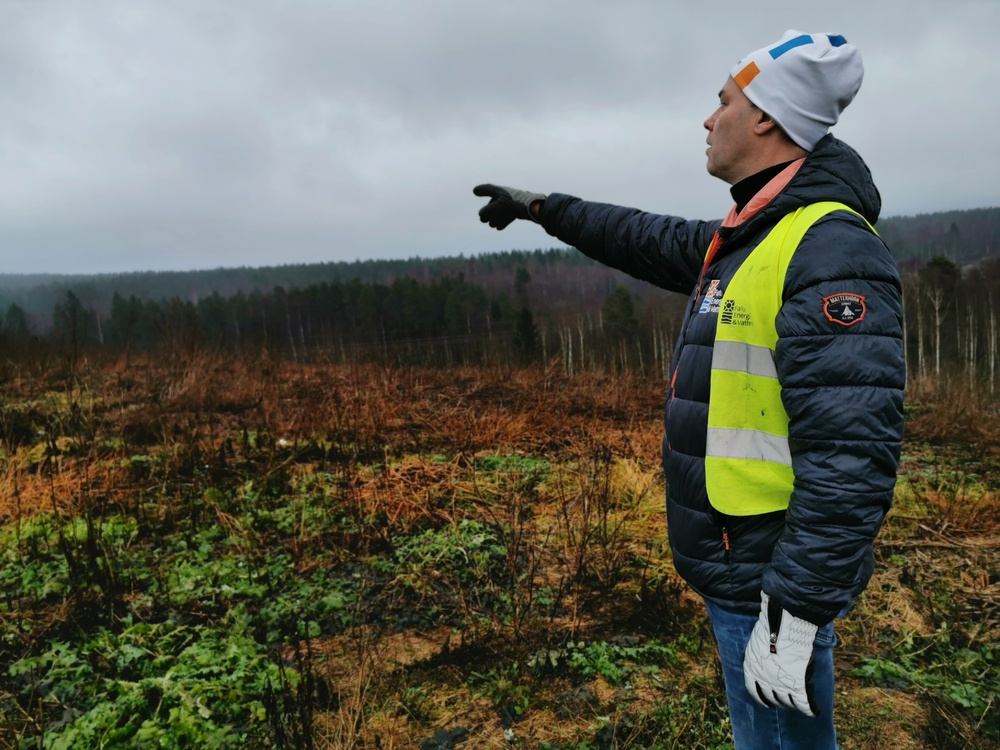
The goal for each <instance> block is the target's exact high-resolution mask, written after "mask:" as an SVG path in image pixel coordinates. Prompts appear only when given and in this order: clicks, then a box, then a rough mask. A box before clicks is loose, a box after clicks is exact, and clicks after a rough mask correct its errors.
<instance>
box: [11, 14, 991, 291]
mask: <svg viewBox="0 0 1000 750" xmlns="http://www.w3.org/2000/svg"><path fill="white" fill-rule="evenodd" d="M935 7H936V6H935V5H933V4H932V3H931V2H930V0H916V2H908V3H903V2H901V0H895V1H894V2H886V3H878V4H874V3H870V2H862V1H861V0H843V2H841V3H838V4H836V6H835V7H833V6H823V7H813V6H810V7H809V8H799V9H797V10H796V12H795V13H792V14H790V13H788V12H787V8H786V9H785V10H781V9H771V8H770V7H769V6H767V5H766V4H765V5H762V6H761V5H760V4H758V5H757V6H754V7H749V6H744V5H737V4H735V3H733V4H725V5H724V6H719V5H718V4H715V5H712V6H709V5H694V6H692V5H691V4H689V3H679V2H677V3H674V2H662V0H659V1H658V0H626V1H624V2H621V3H615V4H612V3H608V2H602V1H599V0H576V1H575V2H573V1H571V0H550V1H548V2H544V3H538V2H527V1H526V0H513V1H512V2H506V3H497V2H485V1H483V0H464V1H461V0H427V1H426V2H421V3H416V2H404V1H403V0H368V1H367V2H354V1H348V0H329V1H327V2H322V1H320V0H296V1H295V2H282V1H281V0H239V1H237V0H214V1H213V2H210V3H207V2H200V1H198V0H173V1H170V0H92V1H91V2H88V3H77V2H70V0H46V1H45V2H30V3H4V4H0V25H2V28H3V29H4V32H3V33H2V34H0V80H2V81H3V85H2V86H0V248H3V257H4V259H5V269H4V270H6V271H15V272H17V271H24V272H28V271H52V270H61V271H66V272H75V271H94V270H128V269H132V270H142V269H159V268H191V267H216V266H223V265H270V264H275V263H288V262H311V261H319V260H338V259H343V260H353V259H355V258H357V257H406V256H409V255H417V254H420V255H424V256H427V255H437V254H443V253H458V252H465V253H470V252H480V251H485V250H499V249H509V248H511V247H547V246H551V245H553V244H558V243H556V241H555V240H553V239H552V238H549V237H547V236H545V235H544V234H543V233H541V232H539V230H538V228H537V227H534V226H523V227H511V229H509V230H507V231H505V232H503V233H496V232H493V231H491V230H487V229H486V228H484V227H482V226H481V225H480V224H479V222H478V220H477V217H476V215H475V212H476V210H477V208H478V203H479V202H478V200H477V199H475V198H473V196H472V195H471V187H472V185H474V184H476V183H477V182H481V181H486V180H492V181H498V182H506V183H508V184H521V185H524V186H525V187H531V188H533V189H538V190H543V191H554V190H562V191H567V192H574V193H577V194H582V195H585V196H587V197H591V198H594V199H598V200H608V201H615V202H621V203H627V204H630V205H637V206H640V207H644V208H648V209H650V210H662V211H670V212H675V213H679V214H681V215H688V216H697V217H700V218H707V217H711V216H718V215H721V214H723V213H724V212H725V210H726V209H727V208H728V205H727V202H728V197H727V191H726V187H725V186H724V185H722V184H721V183H718V182H717V181H713V180H712V179H710V178H709V177H708V176H707V175H706V174H705V172H704V137H705V133H704V130H703V129H702V122H703V120H704V119H705V117H707V116H708V114H709V113H710V112H711V111H712V109H713V108H714V106H715V103H716V92H717V91H718V89H719V87H720V86H721V85H722V83H723V82H724V79H725V76H726V73H727V71H728V70H729V68H730V66H731V65H732V64H734V63H735V61H736V60H737V59H738V58H739V57H740V56H741V55H742V54H744V53H745V52H747V51H749V50H752V49H755V48H758V47H760V46H762V45H764V44H767V43H768V42H770V41H773V40H775V39H777V38H778V37H779V36H780V34H781V33H782V32H783V31H784V30H785V29H786V28H800V29H802V30H810V31H816V30H824V31H838V32H840V33H844V34H845V35H847V36H848V37H849V38H851V40H852V41H855V42H856V43H857V44H858V45H859V47H860V48H861V49H862V52H863V55H864V57H865V61H866V68H867V73H866V80H865V84H864V87H863V89H862V93H861V95H860V96H859V98H858V100H857V101H856V103H855V104H853V105H852V106H851V108H850V109H848V110H847V112H846V113H845V115H844V118H843V121H842V123H841V124H839V125H838V126H837V128H836V129H835V133H837V134H838V135H840V136H841V137H844V138H845V139H846V140H848V141H849V142H851V143H852V144H854V145H855V146H856V147H857V148H858V149H859V150H860V151H861V153H862V154H863V155H864V156H865V157H866V159H867V160H868V161H869V163H870V164H871V166H872V169H873V172H874V174H875V176H876V178H877V179H878V181H879V184H880V186H881V188H882V193H883V197H884V199H885V209H886V212H887V213H894V214H905V213H914V212H917V211H931V210H938V209H939V208H940V209H945V208H962V207H974V206H980V205H1000V189H998V187H997V186H996V185H997V183H996V179H995V175H994V171H995V167H994V166H991V165H995V164H996V163H998V162H1000V146H998V145H997V142H996V139H993V138H992V137H991V136H990V134H989V133H988V132H987V130H986V123H990V122H992V121H994V120H995V119H996V117H995V115H996V112H995V109H996V104H995V103H994V102H992V101H991V99H990V97H989V95H988V93H987V92H989V91H992V88H994V81H995V79H996V77H997V73H998V72H1000V71H998V68H1000V65H998V64H996V63H994V62H992V61H991V60H990V59H988V58H989V56H988V55H982V54H977V52H976V51H977V50H983V49H987V48H988V45H989V44H990V43H991V42H990V39H991V34H992V31H991V30H992V29H995V28H997V27H998V26H1000V23H998V21H1000V10H998V7H1000V6H998V5H997V4H996V3H993V2H980V1H979V0H957V1H956V2H954V3H952V4H949V6H948V13H947V16H944V15H943V14H942V13H941V12H939V10H938V11H934V12H931V11H932V10H933V9H934V8H935ZM720 15H721V16H722V17H723V18H724V19H725V22H724V23H720V22H719V17H720ZM980 38H981V39H980ZM977 40H978V41H977Z"/></svg>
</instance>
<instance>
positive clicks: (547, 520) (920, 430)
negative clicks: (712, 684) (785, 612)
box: [0, 354, 1000, 750]
mask: <svg viewBox="0 0 1000 750" xmlns="http://www.w3.org/2000/svg"><path fill="white" fill-rule="evenodd" d="M78 372H79V377H80V380H79V381H78V382H76V383H75V384H74V385H73V386H72V387H71V388H67V386H66V382H65V378H64V377H63V376H62V375H60V374H59V373H56V372H54V371H53V372H50V371H48V370H45V369H44V367H43V366H42V365H38V364H35V365H32V366H31V368H30V373H29V372H28V371H27V370H26V371H24V372H21V373H19V374H16V377H13V378H11V379H9V380H8V381H7V382H6V383H4V384H2V385H3V389H4V390H3V393H2V397H3V398H4V399H6V401H7V402H8V403H15V402H17V401H31V402H32V403H34V404H36V405H38V408H39V409H49V410H50V415H51V416H52V420H53V421H52V424H57V425H63V426H62V427H60V428H59V429H60V430H61V433H62V434H60V435H58V436H56V435H52V436H51V437H52V438H53V439H52V440H50V441H48V443H47V444H45V445H43V443H42V442H32V441H29V440H25V441H24V442H22V443H20V444H17V445H13V446H5V447H7V448H8V455H7V460H5V461H4V462H3V463H2V465H0V517H3V518H6V519H23V518H25V517H27V516H30V515H32V514H34V513H39V512H53V511H55V512H57V513H60V514H65V515H73V514H80V513H84V512H86V511H88V510H90V509H93V508H107V507H121V508H131V507H133V505H134V504H135V503H137V502H138V501H137V500H136V498H137V497H140V496H141V497H144V498H147V499H148V498H149V497H153V498H155V502H156V504H155V507H154V508H148V509H145V510H143V512H147V513H155V514H156V516H157V517H158V518H161V519H162V518H167V519H169V518H170V517H171V516H172V515H176V514H180V513H181V512H191V511H189V510H183V511H182V507H183V505H184V502H186V501H187V500H189V499H190V498H191V497H199V496H200V495H201V494H202V493H203V491H204V489H205V488H207V487H214V486H216V485H219V486H226V487H236V488H238V487H239V486H240V482H241V481H242V480H243V479H244V478H247V477H250V478H252V479H253V480H254V481H255V482H256V483H257V484H263V483H266V482H268V481H271V480H274V481H282V482H286V483H287V486H288V487H289V488H290V489H291V490H292V491H295V490H296V489H297V488H298V487H300V486H303V484H304V483H306V482H308V481H309V480H310V478H311V477H312V476H314V475H315V474H316V473H317V472H330V473H331V475H332V476H333V477H334V479H333V480H331V481H330V482H329V483H328V485H327V489H326V490H325V491H329V492H335V493H338V495H337V497H338V501H339V502H341V503H342V505H343V507H346V508H348V509H350V512H351V514H352V516H353V517H354V518H355V519H357V521H358V523H357V528H356V531H355V532H354V533H355V535H356V536H355V537H354V538H349V537H348V535H347V534H345V535H343V536H342V537H338V538H337V539H316V538H312V537H310V536H309V533H308V530H307V529H305V528H303V529H302V530H301V534H300V536H299V538H298V539H297V540H296V542H295V546H294V551H295V554H296V556H297V557H298V556H304V557H305V558H308V556H309V555H310V554H311V552H312V551H314V550H316V549H322V548H324V545H327V546H329V545H340V546H341V547H343V548H344V549H348V548H350V549H352V550H354V551H355V552H357V553H359V554H363V553H366V552H367V551H370V550H372V549H377V548H385V547H388V546H389V545H390V543H391V539H392V537H393V536H398V535H401V534H403V535H405V534H406V533H407V531H409V530H412V529H423V528H440V527H443V526H446V525H448V524H453V523H456V521H457V520H458V519H460V518H463V517H476V518H480V519H486V520H489V521H490V522H491V523H492V524H493V525H494V526H496V527H497V528H503V529H507V530H508V531H507V532H506V533H509V534H510V535H511V537H510V539H508V540H505V541H508V542H510V544H508V547H510V548H511V549H515V550H517V554H518V555H521V556H520V557H517V558H516V559H515V558H514V557H512V558H511V559H510V560H508V561H507V562H506V564H509V566H510V568H511V570H513V569H514V568H515V567H517V566H523V565H526V564H529V565H530V566H532V567H530V575H529V576H528V577H527V578H526V579H525V580H523V581H522V582H521V583H519V584H518V586H520V588H517V587H515V586H511V588H510V589H509V590H508V591H507V592H505V593H508V594H509V595H510V597H511V599H512V601H514V602H515V604H516V605H517V606H522V610H521V611H524V612H528V611H530V607H528V606H527V603H529V602H530V597H531V596H533V595H535V594H536V593H537V591H538V590H539V589H541V588H542V587H548V588H549V589H550V590H555V591H559V592H560V595H561V596H564V597H565V602H564V604H565V606H564V607H563V608H562V609H560V610H559V611H558V612H553V613H551V614H550V615H549V616H548V619H545V618H542V617H539V616H537V615H532V616H529V615H524V619H522V620H519V621H517V622H516V623H514V624H513V625H512V624H510V623H507V624H504V623H500V622H498V621H489V620H488V618H481V619H482V622H481V623H480V624H479V625H478V626H477V627H478V628H479V629H478V630H476V631H475V632H474V633H473V632H471V631H470V632H468V633H464V634H458V633H456V632H455V631H454V630H453V629H451V628H446V627H442V628H440V629H432V630H428V631H420V630H417V629H412V628H410V629H404V630H399V631H384V630H378V629H375V628H371V627H370V628H367V629H366V628H358V629H355V630H353V631H352V632H350V633H349V634H347V635H345V636H343V637H339V638H330V639H325V640H322V641H316V642H315V643H314V650H315V656H316V664H317V670H318V671H317V673H318V674H319V676H320V677H321V678H322V679H323V680H324V681H325V682H326V684H328V685H329V687H330V689H331V690H332V691H333V694H334V695H335V696H336V698H337V700H336V701H335V703H336V708H335V709H332V710H329V711H324V712H320V713H319V714H317V716H316V721H315V726H314V729H315V733H316V738H317V742H318V746H319V747H328V748H347V747H368V748H373V747H381V748H403V747H413V746H415V744H416V742H417V741H418V740H419V739H421V738H425V737H427V736H429V735H430V734H431V733H432V732H431V731H429V727H446V726H450V725H459V724H461V725H463V726H467V727H469V728H470V734H469V737H468V739H467V740H466V742H465V745H464V746H468V747H504V746H505V741H504V740H503V733H502V729H503V727H502V726H501V722H500V719H499V717H498V713H497V709H496V707H495V706H493V705H492V704H491V702H490V700H488V699H487V698H485V697H484V696H483V695H482V694H481V691H480V692H477V691H476V690H474V689H472V688H470V687H469V686H468V684H466V678H467V677H468V673H469V672H470V670H487V669H489V668H490V667H491V666H495V665H496V664H498V663H501V661H505V662H506V663H509V662H511V660H516V659H517V658H520V657H521V656H523V655H524V653H526V652H529V651H530V650H531V649H534V648H538V647H542V646H544V647H548V646H550V645H553V644H559V643H560V642H565V639H566V638H567V637H569V636H570V635H572V636H573V637H580V636H584V635H585V636H587V637H588V638H594V639H603V638H608V637H610V636H611V635H613V634H615V633H618V632H627V631H629V629H631V630H633V631H637V632H641V633H643V634H645V635H649V634H661V633H668V632H669V633H674V632H676V630H677V629H678V628H680V627H686V628H688V629H694V630H697V631H699V632H704V633H707V629H706V626H705V623H704V620H703V617H701V616H700V615H698V614H695V613H698V612H700V608H699V607H700V605H699V604H698V601H697V597H695V596H694V595H693V594H691V592H690V591H689V590H687V589H686V587H684V586H683V584H681V583H680V582H679V581H678V580H677V578H676V575H675V574H674V573H673V571H672V569H671V567H670V564H669V550H668V549H666V522H665V514H664V512H663V480H662V474H661V471H660V468H659V453H660V440H661V433H662V421H661V419H662V417H661V414H662V397H663V384H662V383H660V382H657V381H655V380H652V379H646V378H642V377H638V376H630V375H610V374H601V373H579V374H577V375H575V376H573V377H568V376H566V375H564V374H562V373H560V372H559V371H558V370H554V369H551V368H533V369H507V368H493V369H482V368H473V367H456V368H451V369H448V370H435V369H422V368H407V369H391V368H384V367H380V366H375V365H355V366H336V367H335V366H329V365H325V364H322V363H315V362H314V363H289V362H281V361H278V360H274V359H271V358H269V357H267V356H260V357H254V358H240V357H221V356H218V355H211V354H197V355H194V356H192V357H188V358H174V359H172V360H169V361H165V362H161V361H158V360H157V359H156V358H154V357H139V356H133V357H132V358H131V359H130V361H129V362H128V365H127V366H125V364H124V363H123V362H122V361H118V360H114V361H109V362H97V361H91V362H84V363H83V364H82V365H81V367H80V368H78ZM29 374H32V375H34V376H36V377H29ZM953 385H954V384H953ZM52 394H57V395H58V398H53V397H52ZM912 395H913V397H914V401H913V404H914V409H913V414H912V416H911V417H910V418H909V419H908V421H907V434H906V440H907V446H906V452H907V454H908V455H909V456H910V458H909V459H908V460H909V461H910V462H911V463H910V464H907V465H904V467H903V468H904V471H905V472H911V471H912V472H918V471H923V472H924V476H925V478H924V479H923V480H921V481H922V483H916V482H914V483H910V484H909V485H908V486H907V487H905V488H901V496H900V501H899V503H898V505H897V509H896V510H895V511H894V512H893V515H891V516H890V519H889V521H888V523H887V525H886V527H885V529H884V530H883V533H882V534H881V536H880V539H879V546H878V550H879V556H880V558H881V563H880V568H879V569H878V572H877V574H876V576H875V577H874V579H873V580H872V582H871V584H870V586H869V588H868V590H867V592H866V593H865V595H864V596H863V598H862V600H861V601H860V602H859V604H858V607H857V608H856V610H855V612H854V613H853V614H852V615H851V616H850V618H849V621H848V623H847V627H846V628H841V630H840V632H841V634H842V638H843V645H842V648H841V651H840V658H841V665H840V673H841V678H842V681H841V683H840V686H839V692H838V695H839V697H840V701H841V703H840V706H841V708H840V710H841V712H842V714H843V715H844V716H845V717H846V720H847V722H848V724H847V726H848V731H847V733H846V735H843V736H842V741H843V746H844V747H845V748H855V749H857V750H862V749H865V750H867V749H869V748H890V749H893V750H911V749H913V748H920V747H924V746H925V745H924V744H921V743H922V742H924V739H923V738H925V737H927V736H929V735H928V731H929V730H928V723H929V722H931V721H933V720H936V718H935V717H940V715H941V712H940V711H937V712H932V711H930V710H929V708H928V704H927V702H926V700H924V699H923V698H921V697H920V696H915V695H914V694H912V693H908V692H904V691H895V692H894V691H889V690H883V689H879V688H874V687H872V686H871V685H868V684H862V683H861V682H859V681H857V680H855V679H853V678H851V677H849V675H848V672H849V671H850V668H852V667H855V666H858V663H859V662H860V661H861V660H863V659H864V658H865V656H867V655H871V654H873V653H876V652H877V651H878V650H879V649H882V648H884V642H883V641H884V638H885V636H886V634H887V633H888V634H892V633H898V634H899V636H900V637H902V636H903V634H904V633H908V632H909V633H919V634H930V633H931V632H933V630H934V628H935V618H936V617H937V616H938V614H939V613H938V612H936V610H935V609H934V607H937V606H939V604H938V603H937V602H936V600H935V599H934V597H933V596H932V592H934V591H940V590H943V589H947V590H948V591H950V592H952V593H953V594H954V604H953V606H954V608H955V609H954V612H953V613H949V614H953V615H955V616H958V617H964V618H966V620H973V621H974V622H975V624H974V625H973V626H972V627H971V629H969V630H968V632H967V635H968V636H969V637H970V638H975V639H976V640H977V641H979V642H990V641H992V642H997V641H1000V590H998V585H1000V580H998V570H997V567H996V565H997V563H996V559H997V555H996V553H997V550H998V548H1000V536H998V530H1000V500H998V488H997V487H996V486H985V485H984V482H985V483H987V484H988V482H989V481H995V479H993V480H991V479H990V478H989V477H987V478H986V479H983V476H984V474H985V469H986V468H989V467H995V466H996V465H997V464H998V463H1000V458H998V448H997V446H998V445H1000V417H998V415H997V414H996V410H995V406H993V405H991V403H990V402H988V400H987V399H985V398H982V397H981V396H980V395H976V394H974V393H966V392H965V391H961V390H958V389H957V387H956V388H954V389H952V390H949V389H944V388H941V387H940V384H938V385H935V386H934V387H931V385H930V384H928V383H927V382H920V383H916V384H914V385H913V394H912ZM73 404H76V405H77V407H76V411H73V408H72V406H73ZM81 405H82V406H81ZM991 410H992V411H991ZM74 414H75V415H77V416H76V417H73V418H74V419H77V421H76V422H74V421H72V419H71V418H70V417H71V416H72V415H74ZM22 433H23V431H22V432H19V433H18V434H22ZM251 434H253V435H254V436H256V437H255V438H254V439H253V440H251V438H250V435H251ZM56 437H58V438H60V440H61V441H60V440H56V439H55V438H56ZM43 442H44V441H43ZM955 443H960V444H961V446H963V447H962V450H963V451H964V453H962V454H961V455H960V456H959V457H958V458H957V459H956V461H957V462H958V463H957V464H953V463H948V462H947V461H945V460H944V459H942V460H941V461H940V462H938V463H934V462H933V460H932V459H931V458H929V456H933V455H936V454H937V453H942V455H944V450H945V446H949V445H952V444H955ZM925 446H930V447H925ZM136 455H139V456H144V457H147V458H149V459H150V461H146V462H136V461H133V460H132V459H133V457H134V456H136ZM490 457H501V458H504V457H523V458H527V459H547V460H548V461H549V462H551V467H552V468H551V470H550V471H549V472H548V473H547V475H546V477H545V479H544V482H543V483H542V484H540V485H538V486H534V485H531V486H527V485H530V483H528V482H524V481H522V480H525V479H526V477H524V476H521V475H519V474H518V472H517V471H510V472H507V473H506V474H505V475H504V476H503V477H499V478H498V477H496V476H491V475H489V474H488V473H487V472H481V471H477V470H476V468H475V467H476V466H477V465H478V463H479V462H481V461H483V460H484V459H488V458H490ZM956 465H957V466H958V467H959V468H958V469H957V471H956V468H955V467H956ZM928 466H930V467H931V469H930V470H928V469H927V467H928ZM928 471H930V472H931V473H930V474H928ZM949 472H950V473H949ZM956 477H957V478H956ZM234 491H235V490H234ZM204 512H205V513H207V514H209V517H210V520H211V522H213V523H218V524H221V525H223V526H226V527H227V528H229V529H230V530H231V531H232V532H233V534H232V535H233V536H234V537H235V538H242V539H243V540H244V544H245V545H246V546H247V547H248V548H252V547H253V546H254V545H255V544H258V543H259V541H260V540H259V539H257V538H256V537H255V536H254V535H253V533H251V532H250V531H249V530H246V529H243V528H242V527H241V526H240V521H239V519H238V518H236V517H235V516H234V515H232V514H230V513H226V512H222V511H219V510H218V509H215V508H213V507H211V503H206V504H205V510H204ZM897 558H899V559H897ZM900 560H902V561H900ZM526 561H527V562H526ZM309 564H310V563H309V561H308V560H307V559H305V560H303V563H302V565H303V566H304V568H303V569H305V568H306V567H308V565H309ZM625 573H627V574H628V575H623V574H625ZM518 597H520V598H518ZM460 604H461V605H462V606H465V607H466V608H467V611H469V612H471V611H472V609H474V605H473V604H470V603H460ZM50 614H51V615H52V616H57V615H58V616H65V615H66V613H58V612H53V613H50ZM474 614H476V615H477V616H478V615H481V613H474ZM533 617H534V619H532V618H533ZM879 638H882V639H883V641H878V639H879ZM710 653H711V651H710V649H709V650H706V651H703V652H702V660H701V662H700V663H697V664H695V663H692V664H689V665H688V666H687V669H686V670H685V671H683V672H680V673H678V674H677V675H676V676H674V677H673V679H676V681H677V685H678V690H682V689H683V688H684V687H685V686H687V685H689V684H690V680H692V679H694V678H695V677H697V678H698V679H701V680H703V681H705V680H709V681H710V680H711V678H712V674H713V670H714V663H713V662H712V660H711V656H710ZM525 679H527V678H525ZM532 687H533V688H535V689H536V690H537V691H538V695H539V696H540V697H539V698H538V699H537V700H536V701H535V703H534V704H533V705H532V710H531V712H530V714H529V717H528V718H526V719H525V720H524V721H523V722H522V723H519V724H518V725H517V726H516V727H515V729H516V731H517V733H518V736H519V737H521V738H522V739H523V741H524V746H526V747H531V746H537V745H538V744H539V743H541V742H543V741H549V742H569V741H570V740H571V739H573V738H576V739H581V738H583V737H584V735H583V734H582V732H584V730H587V729H588V728H592V727H593V725H594V724H595V722H596V721H597V718H598V708H599V709H600V710H601V711H604V712H608V711H619V710H621V711H625V710H631V711H632V713H633V714H637V713H641V711H639V709H640V708H648V709H649V710H653V709H655V707H656V702H657V700H660V699H661V695H662V694H661V693H660V692H657V691H656V690H652V689H648V690H645V692H644V691H643V688H641V687H640V688H637V691H636V692H633V693H631V694H630V695H629V696H628V700H627V701H626V700H625V699H624V698H622V696H621V695H620V694H618V693H616V690H617V688H616V687H614V686H608V685H607V684H605V683H602V682H601V681H600V680H598V681H597V682H595V684H594V686H593V690H594V691H595V706H596V707H597V708H595V709H594V711H593V712H591V713H589V714H588V713H586V712H585V713H584V715H580V716H575V717H572V718H571V719H567V718H566V717H565V716H563V715H560V714H559V712H558V701H557V700H556V695H557V694H558V692H559V691H560V690H565V689H567V688H569V687H571V685H569V684H568V683H556V684H551V685H537V684H532ZM966 726H967V725H966ZM622 746H623V747H624V746H627V745H622ZM632 746H635V745H632Z"/></svg>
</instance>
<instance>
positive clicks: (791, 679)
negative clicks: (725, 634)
mask: <svg viewBox="0 0 1000 750" xmlns="http://www.w3.org/2000/svg"><path fill="white" fill-rule="evenodd" d="M818 629H819V628H817V627H816V626H815V625H813V624H812V623H811V622H806V621H805V620H801V619H799V618H798V617H795V616H794V615H792V614H790V613H789V612H788V610H785V609H782V608H781V607H780V606H779V605H778V604H774V603H772V602H771V597H769V596H768V595H767V594H765V593H764V592H763V591H762V592H760V619H758V620H757V624H756V625H754V627H753V632H751V633H750V642H749V643H748V644H747V650H746V652H745V653H744V655H743V677H744V679H745V680H746V685H747V691H748V692H749V693H750V697H751V698H753V699H754V700H755V701H757V702H758V703H759V704H761V705H762V706H766V707H769V708H777V707H779V706H784V707H785V708H793V709H795V710H797V711H801V712H802V713H804V714H806V715H807V716H816V715H818V714H819V709H818V708H817V707H816V706H815V702H814V701H813V697H812V692H813V687H812V669H811V667H812V655H813V642H814V641H815V640H816V631H817V630H818Z"/></svg>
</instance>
